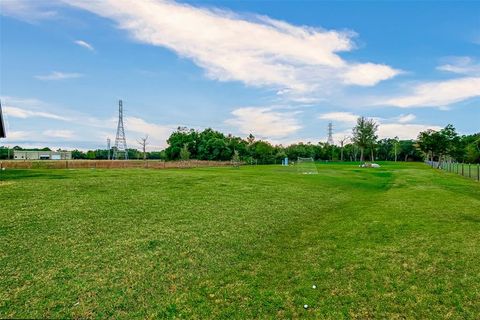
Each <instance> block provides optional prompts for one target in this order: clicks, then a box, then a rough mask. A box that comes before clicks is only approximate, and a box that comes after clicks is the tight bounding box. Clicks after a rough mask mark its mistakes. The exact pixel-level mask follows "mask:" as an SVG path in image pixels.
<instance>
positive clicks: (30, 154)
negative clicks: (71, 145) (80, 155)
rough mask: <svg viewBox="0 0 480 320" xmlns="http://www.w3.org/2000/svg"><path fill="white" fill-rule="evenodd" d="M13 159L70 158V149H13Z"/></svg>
mask: <svg viewBox="0 0 480 320" xmlns="http://www.w3.org/2000/svg"><path fill="white" fill-rule="evenodd" d="M13 159H15V160H71V159H72V152H71V151H30V150H13Z"/></svg>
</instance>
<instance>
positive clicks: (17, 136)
mask: <svg viewBox="0 0 480 320" xmlns="http://www.w3.org/2000/svg"><path fill="white" fill-rule="evenodd" d="M31 134H32V133H31V132H30V131H21V130H19V131H10V132H8V131H7V139H6V141H10V140H11V141H23V140H28V139H29V137H31Z"/></svg>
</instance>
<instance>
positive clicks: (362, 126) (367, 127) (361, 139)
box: [352, 117, 378, 162]
mask: <svg viewBox="0 0 480 320" xmlns="http://www.w3.org/2000/svg"><path fill="white" fill-rule="evenodd" d="M377 129H378V124H377V123H376V122H375V121H374V120H373V119H367V118H365V117H359V118H358V119H357V125H356V126H355V127H354V128H353V130H352V141H353V142H354V143H355V144H356V145H357V146H358V147H359V148H360V161H361V162H363V161H364V152H365V149H366V148H368V147H370V148H371V158H372V161H373V146H374V144H375V141H376V140H377V135H376V132H377Z"/></svg>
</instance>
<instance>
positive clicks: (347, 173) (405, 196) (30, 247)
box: [0, 163, 480, 319]
mask: <svg viewBox="0 0 480 320" xmlns="http://www.w3.org/2000/svg"><path fill="white" fill-rule="evenodd" d="M318 170H319V174H318V175H300V174H297V173H296V172H295V171H290V170H288V169H287V168H282V167H280V166H256V167H242V168H240V169H235V168H203V169H184V170H142V169H136V170H135V169H132V170H110V171H108V170H104V171H101V170H88V169H86V170H7V171H4V172H0V175H1V180H2V181H1V182H0V199H1V207H0V219H1V225H0V318H12V317H14V318H107V317H111V318H115V319H118V318H125V319H126V318H174V317H177V318H197V319H212V318H223V319H233V318H237V319H245V318H250V319H251V318H270V319H273V318H331V319H339V318H361V319H368V318H402V319H403V318H412V319H425V318H429V319H439V318H449V319H465V318H471V319H473V318H478V316H479V314H480V184H479V183H478V182H475V181H472V180H469V179H466V178H462V177H460V176H458V175H456V174H453V173H447V172H444V171H440V170H435V169H431V168H429V167H428V166H426V165H423V164H398V165H397V164H393V163H386V164H384V165H383V167H382V168H379V169H361V168H358V167H357V166H355V165H353V164H341V165H340V164H328V165H327V164H319V165H318ZM314 284H315V285H316V286H317V288H316V289H313V288H312V285H314ZM304 304H308V305H309V308H308V309H306V310H305V309H304V308H303V305H304Z"/></svg>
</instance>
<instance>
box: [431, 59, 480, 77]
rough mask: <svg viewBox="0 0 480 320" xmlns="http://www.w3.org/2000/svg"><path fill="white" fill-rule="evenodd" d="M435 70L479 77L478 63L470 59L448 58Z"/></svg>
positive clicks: (479, 66)
mask: <svg viewBox="0 0 480 320" xmlns="http://www.w3.org/2000/svg"><path fill="white" fill-rule="evenodd" d="M444 61H445V63H444V64H442V65H440V66H438V67H437V70H440V71H447V72H453V73H458V74H466V75H480V63H479V62H477V61H476V60H475V59H473V58H472V57H449V58H445V59H444Z"/></svg>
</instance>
